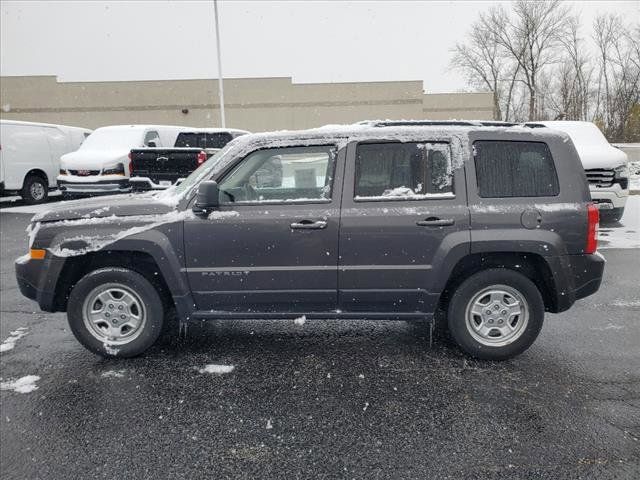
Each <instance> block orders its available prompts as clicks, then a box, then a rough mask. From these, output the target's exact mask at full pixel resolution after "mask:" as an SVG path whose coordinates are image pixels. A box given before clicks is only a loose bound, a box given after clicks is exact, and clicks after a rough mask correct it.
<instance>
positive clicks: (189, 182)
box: [173, 141, 238, 195]
mask: <svg viewBox="0 0 640 480" xmlns="http://www.w3.org/2000/svg"><path fill="white" fill-rule="evenodd" d="M237 144H238V142H236V141H232V142H230V143H228V144H227V145H226V146H225V147H224V148H223V149H222V150H218V151H217V152H216V153H215V154H214V155H212V156H211V157H209V160H207V161H206V162H204V163H203V164H202V165H200V166H199V167H198V168H196V169H195V170H194V171H193V172H191V174H189V176H188V177H187V178H185V179H184V180H183V181H182V183H180V185H178V186H177V187H175V190H173V194H174V195H183V194H184V193H185V192H187V191H189V190H190V189H191V188H192V187H193V186H194V185H195V184H197V183H199V182H200V181H201V180H202V179H204V178H205V177H206V176H207V175H208V174H210V173H211V172H212V171H213V168H214V167H215V166H216V165H217V164H218V162H220V160H222V159H223V158H224V157H225V156H226V155H227V153H229V151H230V150H231V149H232V148H233V147H234V146H235V145H237Z"/></svg>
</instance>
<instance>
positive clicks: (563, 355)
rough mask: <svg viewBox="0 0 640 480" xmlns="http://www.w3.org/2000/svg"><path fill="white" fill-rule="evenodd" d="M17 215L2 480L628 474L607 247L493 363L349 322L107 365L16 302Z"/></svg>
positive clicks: (9, 229)
mask: <svg viewBox="0 0 640 480" xmlns="http://www.w3.org/2000/svg"><path fill="white" fill-rule="evenodd" d="M30 217H31V214H29V213H15V212H12V213H7V212H6V211H4V212H2V213H0V222H1V230H0V231H1V235H2V238H1V240H2V242H1V243H2V245H1V248H2V255H1V265H0V268H1V278H0V300H1V305H0V309H1V310H0V313H1V317H2V321H1V323H0V330H1V332H0V333H1V334H0V337H1V338H0V339H1V340H5V339H6V338H7V337H9V335H10V332H13V331H16V330H17V329H19V328H23V330H20V332H21V333H24V334H25V335H24V336H22V337H21V338H19V339H17V340H16V342H15V347H14V348H13V349H11V350H7V351H5V352H3V353H1V354H0V367H1V369H0V376H1V377H2V381H3V382H8V381H9V380H11V379H16V378H21V377H24V376H27V375H37V376H39V377H40V379H39V380H37V382H35V385H36V386H37V390H34V391H31V392H29V393H18V392H15V391H10V390H3V391H2V392H0V399H1V407H0V409H1V414H0V445H1V448H0V450H1V452H0V477H2V478H3V479H21V478H43V479H45V478H47V479H48V478H55V479H58V478H68V479H75V478H78V479H86V478H109V479H110V478H114V479H116V478H117V479H125V478H132V479H133V478H135V479H145V478H154V479H157V478H189V479H196V478H216V479H217V478H287V479H288V478H358V479H360V478H362V479H377V478H451V479H460V478H483V479H484V478H505V479H507V478H508V479H512V478H549V479H564V478H566V479H574V478H593V479H614V478H615V479H627V478H628V479H634V478H639V476H640V347H639V345H640V290H639V289H638V276H639V273H638V272H639V270H640V269H639V268H638V267H640V255H638V250H637V249H633V248H626V249H616V248H613V249H606V250H603V254H604V255H605V257H606V259H607V261H608V264H607V268H606V274H605V279H604V283H603V286H602V288H601V290H600V291H599V292H598V293H597V294H596V295H594V296H592V297H590V298H587V299H585V300H582V301H581V302H579V303H578V304H577V305H576V306H575V307H574V308H573V309H572V310H570V311H569V312H566V313H563V314H559V315H548V316H547V321H546V323H545V326H544V328H543V331H542V334H541V336H540V338H539V339H538V341H537V342H536V343H535V344H534V345H533V347H532V348H531V349H530V350H528V351H527V352H526V353H525V354H523V355H522V356H520V357H518V358H516V359H514V360H511V361H507V362H503V363H492V362H480V361H473V360H469V359H468V358H466V357H465V356H463V355H462V354H460V353H459V352H458V351H457V350H456V349H455V348H454V347H451V346H449V345H448V344H447V343H446V342H445V341H443V340H438V341H436V342H435V344H434V345H433V346H432V347H431V348H430V347H429V341H428V340H429V339H428V330H427V329H426V328H425V327H424V326H421V325H415V324H408V323H405V322H360V321H353V322H337V321H333V322H330V321H322V322H320V321H318V322H312V321H308V322H306V323H305V324H303V325H296V324H294V322H292V321H281V322H278V321H234V322H227V323H221V322H210V323H205V324H202V325H200V324H198V325H191V326H189V328H188V329H187V331H186V332H183V335H182V338H181V339H180V340H176V341H174V342H172V343H169V344H166V345H162V346H158V347H156V348H154V349H153V350H152V351H151V353H149V354H148V355H146V356H145V357H142V358H136V359H132V360H104V359H101V358H99V357H96V356H94V355H92V354H91V353H89V352H87V351H86V350H84V349H83V348H82V347H81V346H80V345H79V344H78V343H77V342H76V341H75V339H74V338H73V337H72V335H71V333H70V331H69V329H68V328H67V325H66V322H65V316H64V315H63V314H44V313H41V312H39V311H38V310H37V306H36V304H35V303H33V302H31V301H30V300H27V299H26V298H24V297H22V296H21V295H20V293H19V292H18V290H17V286H16V283H15V278H14V272H13V261H14V259H15V258H16V257H18V256H20V255H22V254H23V253H24V252H25V249H26V239H25V234H24V229H25V227H26V225H27V223H28V221H29V219H30ZM605 233H606V232H605ZM208 364H221V365H228V366H234V369H233V370H232V371H230V372H228V373H223V374H216V373H206V371H203V372H201V371H200V370H201V369H203V367H204V366H205V365H208Z"/></svg>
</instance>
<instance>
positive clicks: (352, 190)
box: [16, 122, 604, 359]
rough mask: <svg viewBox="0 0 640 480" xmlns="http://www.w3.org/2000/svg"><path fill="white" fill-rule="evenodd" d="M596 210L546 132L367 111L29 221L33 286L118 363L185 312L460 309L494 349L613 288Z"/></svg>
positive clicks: (451, 318)
mask: <svg viewBox="0 0 640 480" xmlns="http://www.w3.org/2000/svg"><path fill="white" fill-rule="evenodd" d="M597 226H598V211H597V209H596V208H595V207H594V206H593V205H592V204H591V198H590V196H589V187H588V184H587V180H586V178H585V174H584V170H583V169H582V165H581V163H580V160H579V158H578V155H577V153H576V150H575V148H574V146H573V144H572V142H571V140H570V139H569V138H568V137H567V136H566V135H565V134H563V133H560V132H555V131H553V130H550V129H547V128H536V129H531V128H527V127H525V126H508V125H496V124H482V123H479V122H450V123H447V122H368V123H365V124H358V125H351V126H342V127H323V128H319V129H315V130H308V131H299V132H279V133H266V134H254V135H246V136H242V137H240V138H238V139H235V140H234V141H232V142H231V143H229V144H228V145H227V146H226V147H225V148H224V149H223V150H221V151H219V152H218V153H217V154H216V155H215V156H213V157H211V159H210V160H208V161H207V162H206V163H205V164H203V165H202V166H201V167H200V168H199V169H198V170H196V171H195V172H193V174H191V175H190V176H189V177H188V178H187V179H186V180H185V181H184V182H183V183H182V184H181V185H179V186H177V187H173V188H172V189H170V190H168V191H165V192H162V193H160V194H143V195H137V196H136V195H127V196H120V197H107V198H104V197H103V198H98V199H93V200H86V201H82V202H72V203H68V204H65V205H64V206H60V207H59V208H56V209H54V210H51V211H49V212H47V213H45V214H42V215H37V216H36V217H34V218H33V220H32V223H31V226H30V227H29V230H28V231H29V248H30V251H29V253H28V254H26V255H25V256H23V257H21V258H19V259H18V260H17V261H16V274H17V278H18V283H19V285H20V289H21V291H22V293H23V294H24V295H26V296H27V297H29V298H32V299H35V300H37V302H38V304H39V305H40V308H41V309H42V310H45V311H49V312H56V311H66V312H67V315H68V319H69V324H70V326H71V330H72V331H73V333H74V335H75V336H76V338H77V339H78V340H79V341H80V342H81V343H82V344H83V345H84V346H85V347H86V348H88V349H89V350H91V351H93V352H95V353H98V354H101V355H105V356H115V355H118V356H122V357H131V356H134V355H138V354H141V353H142V352H144V351H145V350H146V349H148V348H149V347H150V346H151V345H153V344H154V342H155V341H156V340H157V339H158V337H159V335H160V333H161V331H162V330H163V327H164V326H165V325H166V324H167V322H168V318H169V316H168V312H170V311H173V310H175V312H176V315H177V318H178V319H179V320H180V321H183V322H186V321H192V320H194V321H200V320H203V319H237V318H243V319H246V318H252V319H294V318H297V317H302V316H303V315H304V316H305V317H306V318H307V319H320V318H322V319H344V320H348V319H395V320H424V321H430V320H433V319H434V318H436V317H437V318H440V317H441V315H437V316H435V313H436V312H439V311H441V312H444V313H446V315H445V317H446V324H447V326H448V330H449V332H450V334H451V336H452V337H453V339H454V340H455V341H456V342H457V344H458V345H459V346H460V348H461V349H462V350H463V351H465V352H467V353H468V354H470V355H472V356H474V357H478V358H483V359H506V358H509V357H512V356H514V355H517V354H519V353H521V352H523V351H524V350H525V349H527V348H528V347H529V346H530V345H531V344H532V343H533V341H534V340H535V339H536V337H537V335H538V333H539V332H540V329H541V327H542V323H543V319H544V314H545V311H548V312H562V311H564V310H567V309H568V308H569V307H571V305H572V304H573V303H574V302H575V301H576V300H577V299H580V298H583V297H586V296H587V295H591V294H592V293H594V292H595V291H596V290H598V288H599V286H600V281H601V279H602V273H603V268H604V259H603V258H602V257H601V256H600V255H599V254H598V253H596V234H597Z"/></svg>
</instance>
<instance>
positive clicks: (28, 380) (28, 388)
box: [0, 375, 40, 393]
mask: <svg viewBox="0 0 640 480" xmlns="http://www.w3.org/2000/svg"><path fill="white" fill-rule="evenodd" d="M38 380H40V377H39V376H38V375H27V376H25V377H21V378H18V379H17V380H9V381H7V382H0V390H12V391H14V392H17V393H29V392H33V391H34V390H37V389H38V386H37V385H36V382H37V381H38Z"/></svg>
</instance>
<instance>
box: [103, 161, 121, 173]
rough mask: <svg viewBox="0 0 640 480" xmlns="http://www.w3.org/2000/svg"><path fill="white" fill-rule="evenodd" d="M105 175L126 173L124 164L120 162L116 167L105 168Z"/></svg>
mask: <svg viewBox="0 0 640 480" xmlns="http://www.w3.org/2000/svg"><path fill="white" fill-rule="evenodd" d="M102 174H103V175H124V164H123V163H119V164H118V165H116V166H115V167H111V168H105V169H103V170H102Z"/></svg>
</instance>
